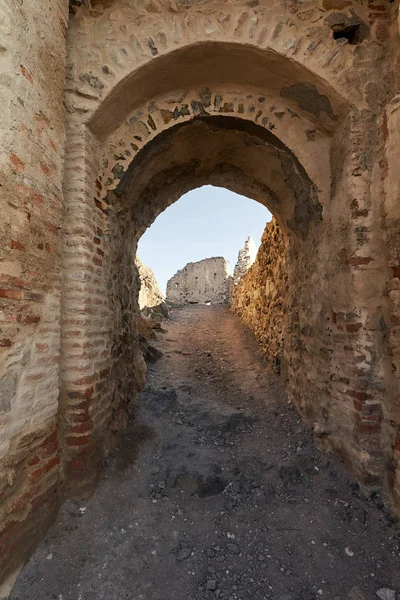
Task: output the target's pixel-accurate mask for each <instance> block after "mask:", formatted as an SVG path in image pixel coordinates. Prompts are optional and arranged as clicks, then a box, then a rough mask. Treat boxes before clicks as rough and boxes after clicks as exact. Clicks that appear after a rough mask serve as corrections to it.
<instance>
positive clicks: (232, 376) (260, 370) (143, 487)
mask: <svg viewBox="0 0 400 600" xmlns="http://www.w3.org/2000/svg"><path fill="white" fill-rule="evenodd" d="M168 330H169V331H168V333H165V334H161V335H160V337H159V341H158V342H157V345H158V347H159V348H160V349H161V350H162V351H163V352H164V357H163V359H162V360H161V361H160V362H158V363H157V364H156V365H154V366H151V367H150V369H149V377H148V384H147V385H146V388H145V391H144V393H143V394H142V395H141V396H140V397H139V398H138V402H137V410H136V411H135V419H132V420H131V421H130V424H129V426H128V430H127V432H126V433H125V434H123V436H122V439H121V442H120V444H119V445H118V446H117V448H116V449H115V450H114V451H113V452H112V454H111V456H110V457H109V458H108V460H107V466H106V469H105V472H104V475H103V477H102V478H101V482H100V484H99V487H98V490H97V492H96V494H95V495H94V496H93V498H91V499H90V500H89V501H87V502H85V503H76V502H71V501H68V502H66V503H65V504H64V505H63V508H62V510H61V512H60V515H59V516H58V518H57V520H56V522H55V524H54V526H53V527H52V529H51V531H50V532H49V535H47V536H46V540H45V541H44V542H43V543H42V544H41V546H40V547H39V548H38V550H37V552H36V553H35V555H34V556H33V557H32V559H31V561H30V562H29V563H28V564H27V565H26V567H25V569H24V570H23V571H22V573H21V574H20V576H19V578H18V581H17V584H16V587H15V589H14V590H13V592H12V594H11V599H10V600H59V599H60V598H62V599H63V600H78V599H79V598H82V600H123V599H125V598H127V599H129V600H215V599H216V598H218V599H220V600H229V599H230V598H233V599H234V600H265V599H267V600H305V599H306V600H317V599H319V598H326V599H327V600H336V599H339V598H340V600H377V599H378V598H379V596H376V590H378V589H380V588H382V587H389V588H390V589H393V590H394V589H400V587H399V586H400V572H399V568H398V560H399V548H398V541H399V538H398V536H399V525H398V524H396V523H394V522H393V517H392V516H391V515H390V513H389V512H388V511H386V510H382V508H380V502H381V500H380V499H379V498H375V499H373V498H372V497H370V495H365V494H364V493H363V492H362V491H361V490H360V489H359V486H358V485H357V484H356V482H355V481H354V480H353V479H352V478H349V476H348V474H347V473H346V470H345V468H344V466H343V464H341V462H340V460H339V459H338V458H337V457H334V456H327V455H324V454H322V453H320V452H318V450H317V449H316V448H315V445H314V444H313V441H312V436H311V435H310V431H309V429H308V427H306V425H305V424H304V423H301V421H300V419H299V415H298V413H297V411H296V410H295V409H294V407H293V406H292V405H291V404H289V403H287V402H286V401H285V394H284V392H283V390H282V388H281V387H280V383H279V380H278V378H277V376H276V375H275V374H274V373H273V372H272V371H271V370H269V369H268V368H265V361H264V360H263V359H262V357H261V356H260V354H259V352H258V348H257V343H256V341H255V340H254V337H253V336H252V335H251V332H250V331H249V330H248V329H247V328H246V327H244V326H243V325H242V324H241V323H240V322H239V321H238V319H236V318H235V316H234V315H233V314H232V313H231V312H230V311H229V309H228V307H224V306H190V307H184V308H182V309H179V310H175V309H174V310H172V316H171V320H170V321H169V323H168ZM238 365H241V367H242V368H240V369H238V368H237V366H238ZM199 404H201V405H202V408H203V412H204V416H203V418H202V419H200V418H199ZM229 414H231V415H233V414H234V415H236V414H240V415H242V419H241V420H239V419H238V418H237V419H236V426H235V427H228V428H227V423H228V422H229V421H228V420H227V415H229ZM283 467H285V468H283ZM294 474H295V475H294ZM282 475H283V476H282ZM348 552H350V553H351V556H349V554H348ZM49 557H50V558H49ZM99 575H101V577H100V576H99ZM321 591H322V594H321ZM210 594H211V595H210ZM385 598H387V597H385Z"/></svg>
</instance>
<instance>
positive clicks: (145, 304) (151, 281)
mask: <svg viewBox="0 0 400 600" xmlns="http://www.w3.org/2000/svg"><path fill="white" fill-rule="evenodd" d="M136 266H137V268H138V271H139V278H140V290H139V299H138V302H139V308H140V310H143V309H144V308H152V307H154V306H159V305H160V304H162V303H163V302H164V294H163V293H162V291H161V289H160V286H159V285H158V282H157V279H156V278H155V275H154V273H153V271H152V270H151V268H150V267H148V266H147V265H144V264H143V263H142V262H141V261H140V260H139V258H138V257H136Z"/></svg>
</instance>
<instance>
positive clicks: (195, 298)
mask: <svg viewBox="0 0 400 600" xmlns="http://www.w3.org/2000/svg"><path fill="white" fill-rule="evenodd" d="M231 285H232V277H231V275H229V263H228V262H227V261H226V260H225V259H224V258H222V257H215V258H205V259H204V260H200V261H199V262H195V263H188V264H187V265H186V266H185V267H184V268H183V269H181V270H180V271H178V272H177V273H176V274H175V275H174V276H173V277H172V278H171V279H170V280H169V281H168V283H167V296H166V297H167V301H168V302H172V303H175V304H181V305H184V304H227V303H229V301H230V290H231Z"/></svg>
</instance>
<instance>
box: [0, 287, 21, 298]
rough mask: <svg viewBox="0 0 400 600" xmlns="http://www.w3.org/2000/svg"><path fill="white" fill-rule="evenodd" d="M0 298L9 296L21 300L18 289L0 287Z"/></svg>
mask: <svg viewBox="0 0 400 600" xmlns="http://www.w3.org/2000/svg"><path fill="white" fill-rule="evenodd" d="M0 298H9V299H10V300H21V298H22V293H21V292H20V290H2V289H0Z"/></svg>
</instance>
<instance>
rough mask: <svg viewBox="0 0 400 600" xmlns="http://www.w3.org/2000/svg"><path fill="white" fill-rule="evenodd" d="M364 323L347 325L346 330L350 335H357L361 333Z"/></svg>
mask: <svg viewBox="0 0 400 600" xmlns="http://www.w3.org/2000/svg"><path fill="white" fill-rule="evenodd" d="M361 327H362V323H346V329H347V331H348V332H349V333H356V332H357V331H360V329H361Z"/></svg>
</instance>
